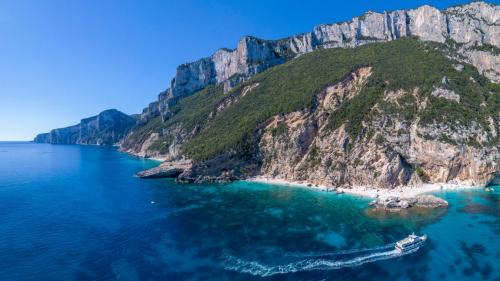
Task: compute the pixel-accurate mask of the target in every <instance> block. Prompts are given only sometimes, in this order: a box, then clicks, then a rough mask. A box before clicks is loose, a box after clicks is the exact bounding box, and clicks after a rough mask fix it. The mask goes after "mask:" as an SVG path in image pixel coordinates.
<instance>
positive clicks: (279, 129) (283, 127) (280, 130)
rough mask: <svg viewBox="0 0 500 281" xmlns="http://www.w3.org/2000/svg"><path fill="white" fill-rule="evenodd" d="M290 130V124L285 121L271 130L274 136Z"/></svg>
mask: <svg viewBox="0 0 500 281" xmlns="http://www.w3.org/2000/svg"><path fill="white" fill-rule="evenodd" d="M287 132H288V126H287V125H286V123H285V122H279V123H278V125H277V126H276V127H274V128H273V129H272V131H271V134H272V135H273V137H276V136H282V135H285V134H286V133H287Z"/></svg>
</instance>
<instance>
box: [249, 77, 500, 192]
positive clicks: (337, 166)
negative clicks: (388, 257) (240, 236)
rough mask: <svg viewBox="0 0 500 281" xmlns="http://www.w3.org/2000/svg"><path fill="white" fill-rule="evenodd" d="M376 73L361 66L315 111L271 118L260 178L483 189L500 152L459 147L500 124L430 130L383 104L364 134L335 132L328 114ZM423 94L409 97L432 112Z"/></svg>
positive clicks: (393, 99)
mask: <svg viewBox="0 0 500 281" xmlns="http://www.w3.org/2000/svg"><path fill="white" fill-rule="evenodd" d="M370 74H371V69H370V68H361V69H358V70H357V71H355V72H353V73H352V74H351V75H350V76H349V77H348V78H347V79H346V80H344V81H342V82H340V83H337V84H335V85H332V86H330V87H328V88H326V89H325V90H324V91H323V92H321V93H319V94H317V97H316V104H315V106H314V107H312V108H310V109H307V110H303V111H298V112H292V113H289V114H286V115H283V116H281V115H280V116H274V117H273V118H271V119H270V120H269V121H268V122H267V124H266V126H265V128H264V130H263V132H262V137H261V139H260V143H259V157H260V159H261V161H262V165H261V168H260V170H259V171H258V174H259V175H263V176H266V177H271V178H280V179H285V180H293V181H307V182H311V183H314V184H321V185H330V186H345V187H349V186H369V187H373V186H377V187H382V188H394V187H397V186H418V185H420V184H422V183H423V182H440V183H446V182H459V183H463V184H470V185H480V184H485V183H487V182H488V180H489V179H490V178H491V175H492V174H494V173H495V172H496V171H498V170H499V169H500V149H499V147H496V146H483V147H476V146H473V145H463V144H460V143H464V142H465V141H467V140H469V141H470V140H473V141H477V142H478V143H479V142H486V141H487V140H488V138H495V137H496V136H497V133H498V132H497V130H498V121H497V123H496V127H494V128H484V127H482V126H481V125H479V124H472V126H469V127H462V128H454V129H451V128H449V127H447V126H446V125H439V126H438V125H429V126H427V125H422V124H421V122H419V120H418V119H417V120H412V121H406V120H404V119H401V118H394V117H391V116H388V115H387V114H386V113H382V112H381V111H380V108H379V105H378V104H376V105H375V106H373V107H372V108H371V111H372V113H374V114H373V116H376V117H375V118H373V119H371V120H369V121H366V122H363V124H362V130H361V133H360V134H359V135H358V136H357V137H355V138H353V137H352V136H351V135H350V134H348V133H347V132H346V127H345V124H344V125H342V126H340V127H339V128H337V129H335V130H332V129H331V128H328V126H327V125H328V122H327V120H328V114H329V112H332V111H335V110H336V109H337V108H339V106H340V105H341V104H342V103H344V102H346V101H348V100H349V99H351V98H353V97H354V96H356V95H357V94H358V93H359V91H360V89H361V88H362V86H363V83H365V81H366V79H367V78H368V77H369V76H370ZM417 92H418V91H417V89H416V90H415V91H413V93H410V94H412V95H414V96H415V98H416V99H417V100H418V102H419V106H421V107H425V106H426V102H427V101H425V100H419V96H418V95H417ZM405 94H408V92H406V91H404V90H400V91H392V92H386V93H385V94H384V102H387V103H390V104H391V105H392V106H396V107H397V106H399V104H398V102H399V100H400V98H401V97H402V96H403V95H405ZM453 102H456V100H454V101H453ZM333 114H335V113H333ZM443 139H446V141H444V140H443Z"/></svg>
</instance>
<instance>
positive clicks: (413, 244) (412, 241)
mask: <svg viewBox="0 0 500 281" xmlns="http://www.w3.org/2000/svg"><path fill="white" fill-rule="evenodd" d="M426 240H427V235H423V236H418V235H415V233H412V234H410V235H408V237H406V238H405V239H402V240H399V241H398V242H396V246H395V248H396V251H398V252H399V253H405V252H409V251H411V250H414V249H418V248H419V247H421V246H423V245H424V244H425V241H426Z"/></svg>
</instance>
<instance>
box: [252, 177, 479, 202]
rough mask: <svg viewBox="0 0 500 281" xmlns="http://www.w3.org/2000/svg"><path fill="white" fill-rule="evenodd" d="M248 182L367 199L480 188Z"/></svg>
mask: <svg viewBox="0 0 500 281" xmlns="http://www.w3.org/2000/svg"><path fill="white" fill-rule="evenodd" d="M246 181H249V182H259V183H266V184H278V185H288V186H297V187H306V188H313V189H318V190H323V191H337V192H344V193H348V194H352V195H357V196H362V197H369V198H387V197H398V198H414V197H416V196H417V195H420V194H424V193H430V192H436V191H441V190H465V189H472V188H481V187H480V186H473V185H471V184H470V183H469V184H468V183H432V184H423V185H422V186H418V187H414V186H406V187H396V188H394V189H384V188H372V187H366V186H355V187H351V188H341V187H333V186H324V185H316V184H312V183H308V182H306V181H287V180H284V179H276V178H269V177H263V176H258V177H253V178H250V179H247V180H246Z"/></svg>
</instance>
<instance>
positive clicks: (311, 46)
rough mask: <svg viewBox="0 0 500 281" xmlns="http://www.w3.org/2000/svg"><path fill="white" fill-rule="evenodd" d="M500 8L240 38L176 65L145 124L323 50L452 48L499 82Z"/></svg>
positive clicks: (424, 10)
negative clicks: (417, 42)
mask: <svg viewBox="0 0 500 281" xmlns="http://www.w3.org/2000/svg"><path fill="white" fill-rule="evenodd" d="M499 15H500V6H497V5H492V4H488V3H484V2H473V3H470V4H467V5H462V6H455V7H450V8H448V9H446V10H442V11H440V10H438V9H436V8H434V7H431V6H427V5H425V6H421V7H419V8H416V9H412V10H397V11H389V12H383V13H377V12H367V13H365V14H364V15H362V16H359V17H355V18H353V19H352V20H351V21H347V22H342V23H335V24H322V25H319V26H316V27H314V28H313V30H312V31H311V32H308V33H304V34H299V35H295V36H291V37H288V38H284V39H280V40H263V39H258V38H255V37H251V36H245V37H243V38H242V39H241V40H240V41H239V42H238V44H237V47H236V48H235V49H233V50H230V49H220V50H218V51H216V52H215V53H214V54H213V55H212V56H210V57H207V58H202V59H200V60H198V61H195V62H192V63H187V64H183V65H180V66H179V67H178V68H177V72H176V75H175V77H174V78H173V79H172V81H171V83H170V88H168V89H167V90H166V91H165V92H162V93H161V94H160V95H159V96H158V101H156V102H154V103H152V104H150V106H148V107H147V108H145V109H144V111H143V114H142V116H141V120H142V121H143V122H147V121H149V120H151V119H152V118H154V117H157V116H160V115H161V116H162V118H163V119H164V120H165V119H168V118H169V117H170V116H171V115H172V112H171V110H170V108H171V107H172V105H174V104H175V103H176V102H177V100H178V99H179V98H182V97H185V96H188V95H191V94H193V93H195V92H197V91H199V90H201V89H203V88H205V87H206V86H208V85H214V84H222V85H223V86H224V91H225V92H227V91H229V90H230V89H232V88H233V87H234V86H235V85H237V84H238V83H240V82H242V81H246V80H248V79H249V78H251V77H253V76H254V75H255V74H257V73H260V72H262V71H264V70H266V69H268V68H269V67H272V66H275V65H278V64H282V63H284V62H286V61H288V60H290V59H292V58H295V57H298V56H301V55H303V54H305V53H309V52H312V51H314V50H318V49H325V48H355V47H358V46H361V45H365V44H369V43H374V42H387V41H392V40H397V39H400V38H404V37H409V36H416V37H419V38H420V39H421V40H426V41H434V42H439V43H444V42H447V41H450V42H454V43H455V47H456V50H455V52H454V54H450V55H453V56H454V57H455V59H457V60H459V61H461V62H465V63H470V64H472V65H474V66H475V67H476V68H477V69H478V70H479V71H480V72H481V73H482V74H483V75H485V76H486V77H488V78H489V79H490V80H492V81H495V82H500V55H499V47H500V25H499V21H500V16H499Z"/></svg>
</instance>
